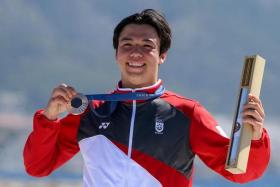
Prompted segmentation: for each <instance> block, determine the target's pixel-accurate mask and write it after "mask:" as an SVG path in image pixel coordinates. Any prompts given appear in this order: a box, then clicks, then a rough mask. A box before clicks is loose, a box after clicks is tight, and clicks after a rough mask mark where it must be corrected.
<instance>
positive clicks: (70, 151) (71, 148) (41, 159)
mask: <svg viewBox="0 0 280 187" xmlns="http://www.w3.org/2000/svg"><path fill="white" fill-rule="evenodd" d="M75 94H76V91H75V89H74V88H72V87H70V86H67V85H66V84H61V85H59V86H57V87H56V88H54V89H53V91H52V94H51V97H50V99H49V102H48V105H47V107H46V108H45V109H44V110H40V111H37V112H36V114H35V116H34V122H33V131H32V132H31V134H30V135H29V137H28V139H27V141H26V144H25V147H24V152H23V156H24V164H25V168H26V171H27V172H28V173H29V174H30V175H33V176H38V177H39V176H46V175H49V174H50V173H51V172H52V171H53V170H55V169H56V168H58V167H59V166H61V165H62V164H63V163H65V162H66V161H67V160H69V159H70V158H72V157H73V155H75V154H76V153H77V152H78V151H79V148H78V144H77V130H78V126H79V123H80V117H79V116H73V115H69V116H68V117H66V118H64V119H62V120H59V119H58V116H59V115H60V114H61V113H63V112H65V111H66V108H67V106H68V105H69V102H70V101H71V98H72V97H73V96H74V95H75Z"/></svg>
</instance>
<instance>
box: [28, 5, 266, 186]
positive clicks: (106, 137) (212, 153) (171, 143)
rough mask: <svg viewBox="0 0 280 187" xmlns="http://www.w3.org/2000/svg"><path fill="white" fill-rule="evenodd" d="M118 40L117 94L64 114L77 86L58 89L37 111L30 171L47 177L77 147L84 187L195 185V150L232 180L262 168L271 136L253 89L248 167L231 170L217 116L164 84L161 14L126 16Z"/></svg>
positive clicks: (166, 37) (166, 33) (165, 40)
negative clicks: (226, 166) (243, 170)
mask: <svg viewBox="0 0 280 187" xmlns="http://www.w3.org/2000/svg"><path fill="white" fill-rule="evenodd" d="M113 45H114V48H115V50H116V54H115V55H116V61H117V63H118V65H119V69H120V73H121V80H120V81H119V83H118V86H117V88H116V90H115V91H114V92H112V93H111V94H110V95H109V96H108V97H113V96H115V97H114V98H117V99H114V101H102V100H98V101H92V102H91V103H90V105H91V106H90V107H88V108H87V110H86V111H85V112H84V113H83V114H80V115H72V114H69V115H68V116H67V117H65V118H63V119H59V118H58V116H59V114H61V113H62V112H65V111H66V108H67V105H68V103H69V102H70V101H71V99H72V98H73V97H74V96H75V95H76V94H77V92H76V91H75V89H74V88H73V87H71V86H67V85H65V84H62V85H59V86H58V87H56V88H54V90H53V92H52V95H51V97H50V100H49V102H48V105H47V107H46V108H45V109H42V110H38V111H37V112H36V113H35V116H34V124H33V125H34V128H33V131H32V132H31V134H30V135H29V137H28V140H27V142H26V145H25V148H24V163H25V168H26V171H27V172H28V173H29V174H30V175H32V176H37V177H42V176H47V175H49V174H50V173H51V172H52V171H54V170H55V169H57V168H58V167H60V166H61V165H63V164H64V163H66V162H67V161H68V160H69V159H71V158H72V157H73V156H74V155H75V154H76V153H77V152H78V151H80V152H81V154H82V157H83V160H84V170H83V172H84V177H83V180H84V186H86V187H128V186H132V187H134V186H137V187H161V186H163V187H191V186H192V176H193V171H194V170H193V161H194V158H195V156H196V155H197V156H199V157H200V159H201V160H202V161H203V162H204V163H205V164H206V165H207V166H208V167H210V168H211V169H213V170H214V171H216V172H217V173H219V174H220V175H222V176H224V177H225V178H227V179H229V180H231V181H234V182H238V183H244V182H248V181H251V180H255V179H257V178H259V177H260V176H261V175H262V174H263V172H264V171H265V169H266V167H267V165H268V162H269V158H270V142H269V136H268V134H267V132H266V130H265V129H264V128H263V125H264V109H263V107H262V104H261V101H260V100H259V99H258V98H256V97H254V96H252V95H249V100H250V102H249V103H247V104H246V105H245V106H244V111H243V114H244V115H243V121H244V122H246V123H248V124H251V125H252V127H253V131H254V133H253V140H252V146H251V151H250V157H249V162H248V167H247V172H246V173H244V174H239V175H234V174H231V173H229V172H228V171H226V170H225V169H224V164H225V161H226V157H227V149H228V145H229V139H228V138H226V137H224V136H223V132H222V130H221V128H220V127H219V126H218V124H217V122H216V120H215V119H214V118H213V117H212V116H211V114H210V113H209V112H207V110H206V109H205V108H204V107H203V106H201V105H200V104H199V103H198V102H197V101H195V100H192V99H188V98H184V97H182V96H179V95H178V94H175V93H173V92H171V91H167V90H165V89H164V87H163V82H162V80H160V79H159V78H158V71H159V66H160V64H162V63H164V61H165V59H166V55H167V52H168V49H169V48H170V45H171V30H170V27H169V25H168V23H167V22H166V20H165V18H164V17H163V16H162V15H161V14H159V13H158V12H157V11H155V10H152V9H147V10H144V11H143V12H141V13H136V14H133V15H131V16H129V17H127V18H125V19H123V20H122V21H121V22H120V23H119V24H118V25H117V27H116V28H115V30H114V37H113ZM134 93H138V95H136V94H135V95H133V94H134ZM139 95H142V96H143V95H145V96H146V98H143V97H141V96H139ZM128 96H129V97H128ZM124 97H127V99H126V100H125V101H124V99H123V98H124ZM115 100H119V101H115Z"/></svg>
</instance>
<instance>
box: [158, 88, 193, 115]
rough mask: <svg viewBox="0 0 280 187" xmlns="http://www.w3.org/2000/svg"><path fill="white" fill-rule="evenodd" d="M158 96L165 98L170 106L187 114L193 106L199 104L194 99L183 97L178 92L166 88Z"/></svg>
mask: <svg viewBox="0 0 280 187" xmlns="http://www.w3.org/2000/svg"><path fill="white" fill-rule="evenodd" d="M160 98H161V99H163V100H165V101H166V102H168V103H169V104H171V105H172V106H174V107H176V108H177V109H179V110H181V111H183V112H184V113H188V114H191V113H192V111H193V109H194V107H195V106H196V105H198V104H199V103H198V101H196V100H194V99H191V98H187V97H184V96H182V95H180V94H178V93H175V92H172V91H168V90H167V91H165V92H164V94H163V95H162V96H161V97H160Z"/></svg>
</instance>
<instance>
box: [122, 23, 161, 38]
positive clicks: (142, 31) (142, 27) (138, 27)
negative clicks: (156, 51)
mask: <svg viewBox="0 0 280 187" xmlns="http://www.w3.org/2000/svg"><path fill="white" fill-rule="evenodd" d="M134 38H141V39H142V40H147V41H153V40H156V39H159V37H158V34H157V32H156V30H155V28H154V27H152V26H150V25H147V24H129V25H127V26H125V27H124V28H123V30H122V32H121V34H120V37H119V39H120V40H128V39H134Z"/></svg>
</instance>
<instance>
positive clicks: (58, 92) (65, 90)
mask: <svg viewBox="0 0 280 187" xmlns="http://www.w3.org/2000/svg"><path fill="white" fill-rule="evenodd" d="M74 95H76V91H75V89H74V88H73V87H71V86H66V84H61V85H59V86H58V87H56V88H55V89H54V90H53V93H52V97H57V96H62V97H64V98H65V100H67V101H70V100H71V99H72V97H73V96H74Z"/></svg>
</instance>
